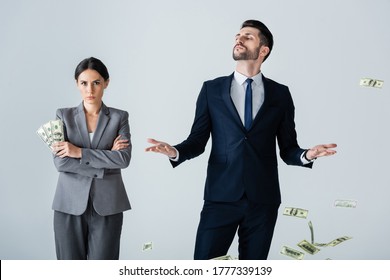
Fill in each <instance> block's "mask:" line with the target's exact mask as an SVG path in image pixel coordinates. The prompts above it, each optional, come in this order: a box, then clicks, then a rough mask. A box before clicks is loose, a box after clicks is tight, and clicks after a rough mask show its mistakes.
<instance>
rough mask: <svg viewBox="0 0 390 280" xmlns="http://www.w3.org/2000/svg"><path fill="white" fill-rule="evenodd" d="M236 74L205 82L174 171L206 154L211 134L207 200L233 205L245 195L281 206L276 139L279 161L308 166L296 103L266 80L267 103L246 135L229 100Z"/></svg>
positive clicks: (181, 144) (283, 87)
mask: <svg viewBox="0 0 390 280" xmlns="http://www.w3.org/2000/svg"><path fill="white" fill-rule="evenodd" d="M232 79H233V74H232V75H230V76H226V77H220V78H217V79H215V80H212V81H207V82H205V83H204V84H203V87H202V89H201V91H200V94H199V97H198V100H197V104H196V113H195V120H194V123H193V125H192V129H191V133H190V135H189V136H188V138H187V139H186V140H185V141H183V142H182V143H180V144H178V145H176V146H175V148H176V149H177V150H178V151H179V160H178V161H177V162H174V161H171V163H172V165H173V167H176V166H177V165H179V164H181V163H182V162H183V161H185V160H188V159H191V158H194V157H196V156H198V155H200V154H201V153H203V152H204V150H205V146H206V144H207V141H208V139H209V137H210V135H211V138H212V147H211V153H210V157H209V161H208V168H207V178H206V183H205V191H204V199H205V200H209V201H220V202H232V201H237V200H239V199H240V198H241V197H242V196H243V194H244V193H245V194H246V195H247V197H248V199H250V200H251V201H255V202H259V203H280V202H281V197H280V188H279V179H278V169H277V165H278V163H277V154H276V140H277V142H278V146H279V151H280V157H281V158H282V159H283V161H284V162H286V163H287V164H289V165H298V166H305V167H311V166H312V163H310V164H306V165H303V164H302V161H301V159H300V156H301V154H302V153H303V152H304V150H303V149H301V148H300V147H299V145H298V143H297V134H296V131H295V123H294V104H293V100H292V98H291V94H290V91H289V89H288V87H287V86H285V85H282V84H278V83H276V82H275V81H273V80H271V79H267V78H265V77H264V76H263V82H264V91H265V96H264V103H263V105H262V106H261V108H260V110H259V112H258V113H257V115H256V117H255V119H254V121H253V123H252V127H251V128H250V129H249V130H248V131H247V130H246V129H245V127H244V125H243V124H242V121H241V119H240V117H239V115H238V112H237V110H236V108H235V105H234V103H233V101H232V99H231V97H230V88H231V83H232Z"/></svg>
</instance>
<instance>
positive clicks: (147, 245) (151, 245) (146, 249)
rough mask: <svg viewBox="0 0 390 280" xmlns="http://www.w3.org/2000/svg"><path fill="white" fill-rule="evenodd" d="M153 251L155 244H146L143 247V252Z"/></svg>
mask: <svg viewBox="0 0 390 280" xmlns="http://www.w3.org/2000/svg"><path fill="white" fill-rule="evenodd" d="M152 249H153V243H152V242H146V243H144V244H143V246H142V251H143V252H145V251H151V250H152Z"/></svg>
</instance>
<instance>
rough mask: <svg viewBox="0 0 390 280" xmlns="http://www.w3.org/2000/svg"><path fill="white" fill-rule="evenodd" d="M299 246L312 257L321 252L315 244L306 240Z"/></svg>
mask: <svg viewBox="0 0 390 280" xmlns="http://www.w3.org/2000/svg"><path fill="white" fill-rule="evenodd" d="M297 245H298V247H300V248H302V249H303V250H304V251H306V252H308V253H309V254H311V255H314V254H317V253H318V252H319V251H320V249H318V248H316V247H315V246H314V245H313V244H311V243H309V242H308V241H306V240H302V241H301V242H299V243H298V244H297Z"/></svg>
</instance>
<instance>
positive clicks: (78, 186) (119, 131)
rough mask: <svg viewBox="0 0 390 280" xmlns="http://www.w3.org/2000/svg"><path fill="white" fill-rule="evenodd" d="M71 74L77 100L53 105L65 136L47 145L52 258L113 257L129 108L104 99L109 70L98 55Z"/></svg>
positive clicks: (123, 203)
mask: <svg viewBox="0 0 390 280" xmlns="http://www.w3.org/2000/svg"><path fill="white" fill-rule="evenodd" d="M75 79H76V83H77V87H78V89H79V90H80V93H81V97H82V102H81V104H80V105H79V106H77V107H73V108H62V109H58V110H57V118H58V119H61V120H62V121H63V123H64V135H65V141H64V142H58V143H55V144H53V146H52V148H53V151H54V165H55V166H56V168H57V170H58V172H59V178H58V183H57V189H56V193H55V196H54V201H53V210H54V233H55V243H56V253H57V258H58V259H95V260H96V259H104V260H108V259H118V258H119V247H120V235H121V230H122V221H123V211H126V210H129V209H130V208H131V207H130V203H129V200H128V197H127V194H126V190H125V187H124V184H123V181H122V176H121V169H123V168H126V167H127V166H128V165H129V163H130V158H131V140H130V128H129V122H128V113H127V112H126V111H122V110H118V109H115V108H110V107H107V106H106V105H105V104H104V103H103V101H102V98H103V94H104V90H105V89H106V88H107V86H108V84H109V74H108V71H107V68H106V66H105V65H104V64H103V63H102V62H101V61H100V60H99V59H96V58H93V57H90V58H87V59H84V60H83V61H81V62H80V63H79V65H78V66H77V67H76V71H75Z"/></svg>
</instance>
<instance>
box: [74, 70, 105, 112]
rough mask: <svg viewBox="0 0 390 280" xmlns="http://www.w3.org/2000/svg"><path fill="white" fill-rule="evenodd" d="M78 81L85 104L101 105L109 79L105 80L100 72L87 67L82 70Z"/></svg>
mask: <svg viewBox="0 0 390 280" xmlns="http://www.w3.org/2000/svg"><path fill="white" fill-rule="evenodd" d="M76 82H77V87H78V89H79V90H80V93H81V97H82V99H83V101H84V104H90V105H101V102H102V98H103V92H104V90H105V89H106V87H107V86H108V83H109V80H107V81H105V80H104V79H103V77H102V76H101V75H100V74H99V72H97V71H95V70H92V69H87V70H84V71H83V72H81V74H80V75H79V77H78V79H77V81H76Z"/></svg>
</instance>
